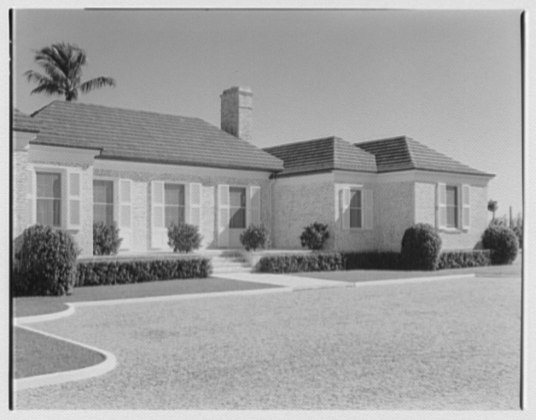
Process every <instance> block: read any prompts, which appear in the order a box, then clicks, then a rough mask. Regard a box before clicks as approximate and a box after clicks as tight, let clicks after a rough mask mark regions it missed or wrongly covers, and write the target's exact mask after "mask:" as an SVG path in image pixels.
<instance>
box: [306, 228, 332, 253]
mask: <svg viewBox="0 0 536 420" xmlns="http://www.w3.org/2000/svg"><path fill="white" fill-rule="evenodd" d="M328 238H329V231H328V225H326V224H324V223H318V222H315V223H313V224H310V225H309V226H306V227H305V228H304V229H303V232H302V234H301V235H300V241H301V245H302V246H303V247H307V248H309V249H312V250H320V249H323V248H324V245H325V244H326V241H327V240H328Z"/></svg>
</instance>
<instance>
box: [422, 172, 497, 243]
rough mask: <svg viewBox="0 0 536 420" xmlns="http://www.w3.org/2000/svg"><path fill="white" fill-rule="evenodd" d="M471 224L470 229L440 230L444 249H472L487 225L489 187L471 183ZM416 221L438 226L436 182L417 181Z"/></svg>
mask: <svg viewBox="0 0 536 420" xmlns="http://www.w3.org/2000/svg"><path fill="white" fill-rule="evenodd" d="M470 196H471V224H470V228H469V229H468V230H462V229H450V230H440V231H439V234H440V236H441V240H442V249H472V248H475V247H476V246H478V243H479V242H480V237H481V236H482V233H483V232H484V230H485V229H486V227H487V224H488V221H487V196H488V194H487V187H483V186H475V185H471V193H470ZM415 197H416V201H415V203H416V212H415V215H416V220H415V221H416V222H417V223H430V224H431V225H432V226H436V206H435V203H436V184H433V183H420V182H417V183H415Z"/></svg>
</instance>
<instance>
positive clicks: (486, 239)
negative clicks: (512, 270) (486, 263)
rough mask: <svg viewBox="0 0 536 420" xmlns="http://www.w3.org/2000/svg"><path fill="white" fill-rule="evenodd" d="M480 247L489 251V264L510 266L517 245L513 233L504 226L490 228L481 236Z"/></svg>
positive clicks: (514, 256)
mask: <svg viewBox="0 0 536 420" xmlns="http://www.w3.org/2000/svg"><path fill="white" fill-rule="evenodd" d="M482 246H483V247H484V248H485V249H489V250H490V251H491V263H492V264H495V265H498V264H512V262H513V261H514V260H515V258H516V256H517V251H518V249H519V243H518V240H517V236H516V234H515V233H514V231H513V230H512V229H510V228H508V227H506V226H490V227H488V228H487V229H486V230H485V231H484V234H483V235H482Z"/></svg>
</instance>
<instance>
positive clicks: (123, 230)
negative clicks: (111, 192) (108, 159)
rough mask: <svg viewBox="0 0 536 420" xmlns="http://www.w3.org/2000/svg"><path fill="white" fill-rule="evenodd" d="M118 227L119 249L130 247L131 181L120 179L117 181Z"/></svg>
mask: <svg viewBox="0 0 536 420" xmlns="http://www.w3.org/2000/svg"><path fill="white" fill-rule="evenodd" d="M118 187H119V188H118V195H117V196H118V199H117V205H118V208H119V211H118V223H117V225H118V228H119V237H120V238H122V239H123V240H122V241H121V249H122V250H128V249H132V181H131V180H130V179H120V180H119V181H118Z"/></svg>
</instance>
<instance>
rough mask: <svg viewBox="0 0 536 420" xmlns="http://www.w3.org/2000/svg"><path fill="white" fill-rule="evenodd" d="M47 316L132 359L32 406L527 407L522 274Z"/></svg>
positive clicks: (28, 401)
mask: <svg viewBox="0 0 536 420" xmlns="http://www.w3.org/2000/svg"><path fill="white" fill-rule="evenodd" d="M34 327H35V328H39V329H42V330H46V331H48V332H51V333H54V334H58V335H61V336H64V337H68V338H71V339H74V340H78V341H81V342H84V343H87V344H89V345H92V346H96V347H99V348H103V349H106V350H108V351H111V352H112V353H114V354H115V355H116V357H117V359H118V363H119V364H118V367H117V368H116V369H115V370H113V371H111V372H109V373H107V374H106V375H103V376H100V377H97V378H93V379H88V380H83V381H79V382H71V383H66V384H62V385H54V386H47V387H42V388H36V389H30V390H25V391H21V392H18V393H17V395H16V399H15V406H16V408H18V409H25V408H57V409H71V408H92V409H101V408H107V409H113V408H145V409H178V408H197V409H209V408H210V409H246V408H247V409H265V408H273V409H410V408H416V409H517V408H518V407H519V369H520V363H519V359H520V354H519V343H520V280H519V278H473V279H458V280H445V281H435V282H430V283H424V282H423V283H415V284H400V285H396V284H393V285H389V286H379V287H378V286H372V285H371V286H367V287H361V288H358V289H353V288H351V289H323V290H311V291H303V292H294V293H283V294H274V295H258V296H233V297H213V298H207V299H200V300H191V301H177V302H165V303H159V304H154V303H137V304H129V305H120V306H117V307H108V306H103V307H85V308H78V309H77V311H76V313H75V314H74V315H73V316H71V317H69V318H65V319H61V320H57V321H53V322H47V323H42V324H35V325H34Z"/></svg>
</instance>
